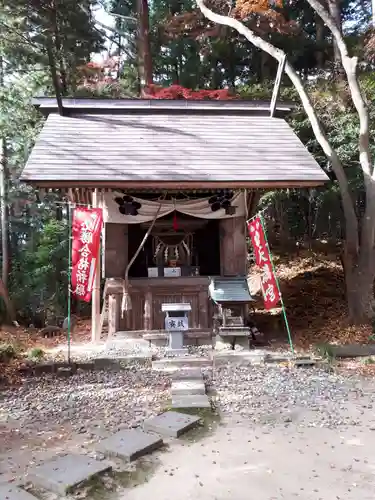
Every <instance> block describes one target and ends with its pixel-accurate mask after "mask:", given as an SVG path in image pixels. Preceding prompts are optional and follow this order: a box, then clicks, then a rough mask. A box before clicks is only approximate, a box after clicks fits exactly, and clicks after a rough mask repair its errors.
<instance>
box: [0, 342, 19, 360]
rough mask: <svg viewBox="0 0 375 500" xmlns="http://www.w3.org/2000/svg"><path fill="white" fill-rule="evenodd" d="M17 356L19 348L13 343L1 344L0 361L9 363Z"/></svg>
mask: <svg viewBox="0 0 375 500" xmlns="http://www.w3.org/2000/svg"><path fill="white" fill-rule="evenodd" d="M16 357H17V350H16V348H15V347H14V345H12V344H6V343H4V344H0V363H9V361H11V360H12V359H14V358H16Z"/></svg>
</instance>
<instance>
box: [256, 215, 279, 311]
mask: <svg viewBox="0 0 375 500" xmlns="http://www.w3.org/2000/svg"><path fill="white" fill-rule="evenodd" d="M248 231H249V235H250V238H251V242H252V245H253V248H254V254H255V262H256V263H257V265H258V266H259V267H260V268H261V271H262V275H261V284H262V292H263V299H264V307H265V308H266V309H273V308H274V307H276V306H277V304H278V302H279V300H280V292H279V288H278V286H277V282H276V277H275V275H274V272H273V269H272V263H271V258H270V254H269V251H268V246H267V242H266V237H265V234H264V230H263V225H262V223H261V220H260V217H255V219H253V220H252V221H251V222H248Z"/></svg>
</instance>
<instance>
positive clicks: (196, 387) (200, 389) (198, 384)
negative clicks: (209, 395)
mask: <svg viewBox="0 0 375 500" xmlns="http://www.w3.org/2000/svg"><path fill="white" fill-rule="evenodd" d="M194 394H206V386H205V385H204V382H203V380H176V381H174V382H172V397H173V396H189V395H192V396H193V395H194Z"/></svg>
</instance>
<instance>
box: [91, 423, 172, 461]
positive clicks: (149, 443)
mask: <svg viewBox="0 0 375 500" xmlns="http://www.w3.org/2000/svg"><path fill="white" fill-rule="evenodd" d="M161 446H163V440H162V439H161V438H160V437H159V436H156V435H155V434H148V433H147V432H144V431H142V430H140V429H124V430H122V431H120V432H117V433H116V434H113V435H112V436H110V437H109V438H107V439H103V440H102V441H101V442H100V443H99V444H98V446H97V450H98V451H100V452H102V453H103V454H104V455H107V456H112V457H118V458H121V459H122V460H126V461H132V460H136V459H137V458H139V457H141V456H143V455H146V454H147V453H151V452H152V451H154V450H157V449H158V448H160V447H161Z"/></svg>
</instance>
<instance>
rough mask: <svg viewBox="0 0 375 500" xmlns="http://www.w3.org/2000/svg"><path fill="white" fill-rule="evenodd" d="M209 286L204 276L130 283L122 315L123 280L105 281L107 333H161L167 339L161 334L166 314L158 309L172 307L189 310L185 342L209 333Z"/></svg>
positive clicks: (212, 309)
mask: <svg viewBox="0 0 375 500" xmlns="http://www.w3.org/2000/svg"><path fill="white" fill-rule="evenodd" d="M208 284H209V278H208V277H204V276H181V277H176V278H134V279H130V280H129V283H128V285H127V290H126V293H127V298H128V299H129V298H130V301H129V300H128V302H130V303H131V307H130V308H128V310H126V311H125V310H124V311H122V298H123V292H124V286H125V285H124V280H123V279H120V278H110V279H107V280H106V285H105V294H106V298H107V304H108V306H107V307H108V330H109V333H110V334H111V335H113V334H114V333H116V332H118V331H137V332H140V331H143V332H144V333H148V334H155V333H163V334H165V335H166V338H167V337H168V334H167V333H166V331H165V330H164V325H165V313H164V312H162V310H161V309H162V304H173V303H187V304H190V306H191V311H189V314H188V322H189V334H188V335H187V337H186V338H191V337H192V336H191V335H190V333H191V332H196V331H202V332H207V331H210V332H211V329H212V327H213V315H214V306H213V304H212V302H211V301H210V300H209V297H208ZM128 305H129V304H128ZM210 335H211V333H210ZM205 336H206V335H203V336H202V338H204V337H205ZM193 337H194V338H200V336H194V335H193ZM148 340H157V338H148ZM193 343H194V342H193Z"/></svg>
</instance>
